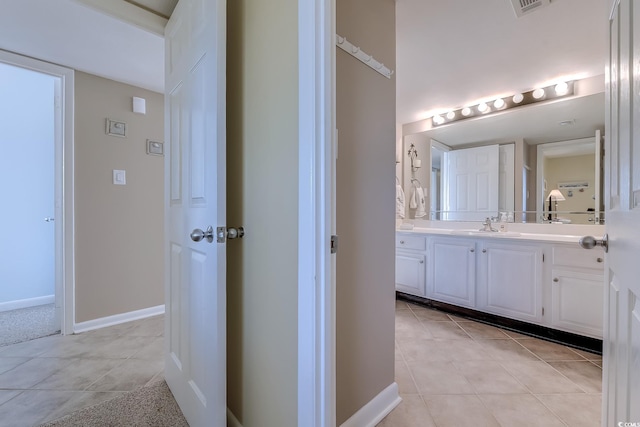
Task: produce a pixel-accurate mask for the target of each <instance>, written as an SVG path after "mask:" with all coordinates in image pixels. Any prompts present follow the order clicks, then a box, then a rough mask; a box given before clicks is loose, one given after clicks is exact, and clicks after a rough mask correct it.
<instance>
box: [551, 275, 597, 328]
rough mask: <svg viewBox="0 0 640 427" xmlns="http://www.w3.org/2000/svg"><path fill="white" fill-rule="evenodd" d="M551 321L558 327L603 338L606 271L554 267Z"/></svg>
mask: <svg viewBox="0 0 640 427" xmlns="http://www.w3.org/2000/svg"><path fill="white" fill-rule="evenodd" d="M552 277H553V281H552V285H551V286H552V290H551V323H552V326H553V327H554V328H557V329H562V330H564V331H568V332H574V333H577V334H584V335H589V336H592V337H596V338H602V320H603V305H604V304H603V302H602V299H603V292H604V289H603V286H604V281H603V279H602V274H598V273H595V272H594V273H582V272H576V271H571V270H565V269H559V268H556V269H553V270H552Z"/></svg>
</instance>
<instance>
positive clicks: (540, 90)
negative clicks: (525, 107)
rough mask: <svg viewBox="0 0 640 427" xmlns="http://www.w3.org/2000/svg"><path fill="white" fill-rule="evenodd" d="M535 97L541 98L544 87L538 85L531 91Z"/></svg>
mask: <svg viewBox="0 0 640 427" xmlns="http://www.w3.org/2000/svg"><path fill="white" fill-rule="evenodd" d="M531 95H532V96H533V97H534V98H535V99H542V98H543V97H544V89H542V88H541V87H539V88H538V89H536V90H534V91H533V93H532V94H531Z"/></svg>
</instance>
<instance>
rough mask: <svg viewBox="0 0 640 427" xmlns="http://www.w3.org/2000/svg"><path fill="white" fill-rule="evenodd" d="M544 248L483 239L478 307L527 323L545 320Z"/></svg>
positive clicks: (479, 264) (480, 252) (538, 245)
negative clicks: (543, 285)
mask: <svg viewBox="0 0 640 427" xmlns="http://www.w3.org/2000/svg"><path fill="white" fill-rule="evenodd" d="M543 249H544V248H543V246H542V245H540V244H524V243H522V242H493V241H491V239H483V241H482V242H481V243H480V246H479V251H478V255H477V256H478V305H477V309H478V310H480V311H485V312H487V313H493V314H498V315H500V316H504V317H508V318H511V319H518V320H523V321H525V322H530V323H540V322H542V301H543V295H542V273H543V268H542V256H543Z"/></svg>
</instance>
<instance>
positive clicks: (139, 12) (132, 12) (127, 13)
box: [75, 0, 168, 37]
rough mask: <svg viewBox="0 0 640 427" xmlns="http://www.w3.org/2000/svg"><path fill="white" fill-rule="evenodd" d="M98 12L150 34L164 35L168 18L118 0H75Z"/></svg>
mask: <svg viewBox="0 0 640 427" xmlns="http://www.w3.org/2000/svg"><path fill="white" fill-rule="evenodd" d="M75 1H76V2H78V3H82V4H83V5H85V6H87V7H90V8H91V9H94V10H96V11H98V12H100V13H104V14H106V15H109V16H111V17H114V18H116V19H119V20H120V21H124V22H128V23H129V24H132V25H135V26H136V27H138V28H141V29H143V30H145V31H149V32H150V33H152V34H157V35H159V36H161V37H164V28H165V26H166V25H167V22H168V20H167V19H166V18H164V17H162V16H160V15H156V14H155V13H152V12H149V11H147V10H145V9H143V8H141V7H138V6H136V5H133V4H131V3H127V2H126V1H119V0H75Z"/></svg>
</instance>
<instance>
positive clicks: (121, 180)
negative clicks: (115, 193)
mask: <svg viewBox="0 0 640 427" xmlns="http://www.w3.org/2000/svg"><path fill="white" fill-rule="evenodd" d="M113 183H114V185H127V171H125V170H119V169H114V170H113Z"/></svg>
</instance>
